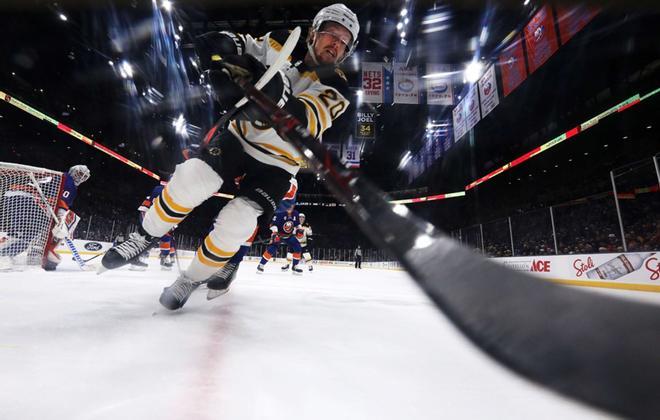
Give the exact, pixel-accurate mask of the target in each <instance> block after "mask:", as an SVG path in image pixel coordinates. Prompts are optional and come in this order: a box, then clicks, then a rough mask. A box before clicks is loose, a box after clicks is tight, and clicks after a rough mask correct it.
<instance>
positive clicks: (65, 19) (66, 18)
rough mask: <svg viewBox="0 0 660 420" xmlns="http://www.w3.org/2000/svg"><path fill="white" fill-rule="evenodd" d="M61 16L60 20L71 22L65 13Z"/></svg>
mask: <svg viewBox="0 0 660 420" xmlns="http://www.w3.org/2000/svg"><path fill="white" fill-rule="evenodd" d="M59 16H60V20H63V21H64V22H66V21H67V20H69V18H68V17H66V15H65V14H64V13H60V15H59Z"/></svg>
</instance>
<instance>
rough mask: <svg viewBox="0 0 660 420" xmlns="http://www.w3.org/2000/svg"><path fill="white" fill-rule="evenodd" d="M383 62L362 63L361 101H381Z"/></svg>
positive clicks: (373, 102)
mask: <svg viewBox="0 0 660 420" xmlns="http://www.w3.org/2000/svg"><path fill="white" fill-rule="evenodd" d="M383 78H384V75H383V63H369V62H364V63H362V102H366V103H371V104H380V103H383V85H384V83H383Z"/></svg>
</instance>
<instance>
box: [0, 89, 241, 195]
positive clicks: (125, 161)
mask: <svg viewBox="0 0 660 420" xmlns="http://www.w3.org/2000/svg"><path fill="white" fill-rule="evenodd" d="M0 99H2V100H4V101H5V102H7V103H9V104H10V105H13V106H15V107H16V108H18V109H20V110H21V111H24V112H27V113H28V114H30V115H32V116H33V117H36V118H38V119H40V120H42V121H47V122H49V123H51V124H52V125H54V126H55V127H57V129H58V130H60V131H63V132H65V133H67V134H68V135H70V136H71V137H74V138H76V139H78V140H80V141H82V142H83V143H85V144H87V145H88V146H91V147H93V148H95V149H96V150H100V151H101V152H103V153H105V154H106V155H109V156H111V157H113V158H115V159H117V160H118V161H120V162H122V163H123V164H125V165H128V166H130V167H131V168H133V169H136V170H138V171H140V172H142V173H143V174H145V175H147V176H150V177H151V178H154V179H156V180H158V181H160V180H161V179H160V176H158V175H157V174H155V173H154V172H153V171H150V170H149V169H147V168H145V167H144V166H141V165H138V164H137V163H135V162H133V161H132V160H130V159H128V158H126V157H124V156H122V155H120V154H119V153H117V152H115V151H114V150H112V149H109V148H107V147H106V146H104V145H102V144H101V143H99V142H97V141H95V140H92V139H90V138H89V137H87V136H85V135H84V134H80V133H79V132H77V131H76V130H74V129H73V128H71V127H69V126H67V125H66V124H64V123H62V122H60V121H57V120H56V119H54V118H51V117H49V116H48V115H46V114H44V113H42V112H40V111H38V110H37V109H35V108H32V107H31V106H30V105H28V104H26V103H24V102H21V101H19V100H18V99H16V98H14V97H13V96H11V95H9V94H8V93H5V92H3V91H1V90H0ZM214 195H215V196H217V197H223V198H234V196H233V195H230V194H223V193H215V194H214Z"/></svg>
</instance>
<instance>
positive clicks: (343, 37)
mask: <svg viewBox="0 0 660 420" xmlns="http://www.w3.org/2000/svg"><path fill="white" fill-rule="evenodd" d="M349 45H351V33H350V32H349V31H348V29H346V28H344V27H343V26H341V25H340V24H338V23H334V22H326V23H324V24H323V25H322V26H321V29H320V30H319V31H318V32H317V33H316V39H315V41H314V54H316V59H317V60H318V61H319V63H320V64H336V63H337V62H338V61H339V60H341V59H342V58H343V57H344V55H345V54H346V52H347V51H348V47H349Z"/></svg>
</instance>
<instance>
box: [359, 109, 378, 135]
mask: <svg viewBox="0 0 660 420" xmlns="http://www.w3.org/2000/svg"><path fill="white" fill-rule="evenodd" d="M356 120H357V121H356V123H355V137H358V138H362V139H374V138H376V113H375V112H361V111H358V112H357V113H356Z"/></svg>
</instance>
